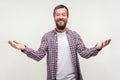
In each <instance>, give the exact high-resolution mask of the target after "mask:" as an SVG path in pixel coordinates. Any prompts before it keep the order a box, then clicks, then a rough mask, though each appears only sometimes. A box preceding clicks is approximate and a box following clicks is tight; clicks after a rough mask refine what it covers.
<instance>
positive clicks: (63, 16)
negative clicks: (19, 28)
mask: <svg viewBox="0 0 120 80" xmlns="http://www.w3.org/2000/svg"><path fill="white" fill-rule="evenodd" d="M54 21H55V23H56V28H55V29H56V31H57V32H60V33H62V32H64V31H66V24H67V21H68V16H67V10H66V9H65V8H60V9H56V10H55V15H54ZM110 41H111V39H106V40H105V41H103V42H100V43H98V44H97V45H96V49H98V50H99V49H102V48H103V47H105V46H107V45H108V44H109V43H110ZM8 43H9V44H10V45H11V46H12V47H13V48H15V49H18V50H24V49H25V45H24V44H22V43H20V42H17V41H15V40H13V41H8Z"/></svg>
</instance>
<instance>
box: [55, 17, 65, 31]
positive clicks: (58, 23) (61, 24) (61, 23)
mask: <svg viewBox="0 0 120 80" xmlns="http://www.w3.org/2000/svg"><path fill="white" fill-rule="evenodd" d="M55 23H56V27H57V28H58V29H59V30H64V29H65V28H66V24H67V21H65V20H63V19H59V20H57V21H56V22H55Z"/></svg>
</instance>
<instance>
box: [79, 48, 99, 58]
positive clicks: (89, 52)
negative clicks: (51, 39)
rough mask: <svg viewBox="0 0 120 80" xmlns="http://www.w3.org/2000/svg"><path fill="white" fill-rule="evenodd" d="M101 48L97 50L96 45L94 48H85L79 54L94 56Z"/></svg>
mask: <svg viewBox="0 0 120 80" xmlns="http://www.w3.org/2000/svg"><path fill="white" fill-rule="evenodd" d="M99 51H100V50H97V49H96V47H93V48H84V50H82V51H81V52H79V54H80V55H81V56H82V57H84V58H86V59H87V58H90V57H92V56H96V55H97V54H98V52H99Z"/></svg>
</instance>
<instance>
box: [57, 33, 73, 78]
mask: <svg viewBox="0 0 120 80" xmlns="http://www.w3.org/2000/svg"><path fill="white" fill-rule="evenodd" d="M57 40H58V60H57V77H56V79H57V80H75V72H74V69H73V64H72V60H71V51H70V47H69V43H68V39H67V36H66V32H63V33H57Z"/></svg>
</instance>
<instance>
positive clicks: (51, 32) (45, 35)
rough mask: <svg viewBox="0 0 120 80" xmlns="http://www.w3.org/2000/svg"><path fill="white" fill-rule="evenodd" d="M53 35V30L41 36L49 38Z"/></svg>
mask: <svg viewBox="0 0 120 80" xmlns="http://www.w3.org/2000/svg"><path fill="white" fill-rule="evenodd" d="M53 35H54V30H51V31H48V32H47V33H45V34H44V35H43V38H50V37H52V36H53Z"/></svg>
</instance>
